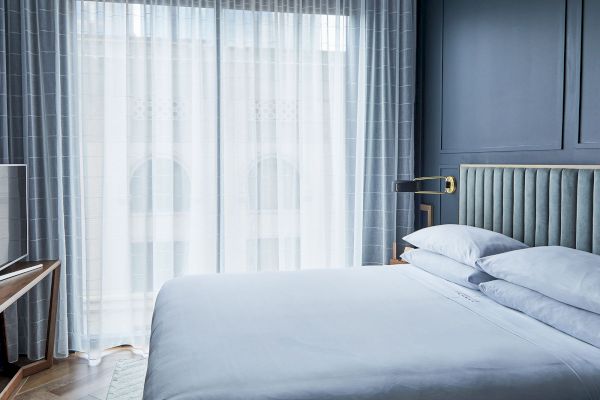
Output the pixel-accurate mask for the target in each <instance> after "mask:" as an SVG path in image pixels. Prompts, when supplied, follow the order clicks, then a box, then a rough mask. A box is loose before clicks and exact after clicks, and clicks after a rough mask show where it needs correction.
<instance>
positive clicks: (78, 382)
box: [12, 347, 142, 400]
mask: <svg viewBox="0 0 600 400" xmlns="http://www.w3.org/2000/svg"><path fill="white" fill-rule="evenodd" d="M138 358H142V356H141V355H138V354H134V353H133V352H132V351H131V348H129V347H120V348H117V349H114V351H113V352H112V353H111V354H109V355H107V356H105V357H104V358H103V359H102V362H101V363H100V365H97V366H93V367H92V366H90V365H89V364H88V361H87V360H86V359H84V358H82V357H80V356H79V355H78V354H77V353H74V354H71V355H70V356H69V357H68V358H66V359H60V360H56V361H55V363H54V366H53V367H52V368H51V369H49V370H46V371H42V372H40V373H38V374H35V375H32V376H29V377H27V378H25V379H24V380H23V382H22V384H21V386H20V387H19V390H18V391H17V392H16V394H15V395H14V396H13V397H12V399H13V400H25V399H29V400H57V399H69V400H79V399H81V400H84V399H85V400H105V399H106V393H107V392H108V387H109V384H110V380H111V378H112V374H113V370H114V368H115V365H116V363H117V361H119V360H130V359H138Z"/></svg>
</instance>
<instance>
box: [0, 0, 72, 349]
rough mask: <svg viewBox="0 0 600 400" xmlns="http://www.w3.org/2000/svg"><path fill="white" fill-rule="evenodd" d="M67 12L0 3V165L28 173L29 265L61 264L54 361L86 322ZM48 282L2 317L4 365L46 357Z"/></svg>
mask: <svg viewBox="0 0 600 400" xmlns="http://www.w3.org/2000/svg"><path fill="white" fill-rule="evenodd" d="M71 7H72V4H69V3H68V2H63V1H36V0H4V1H0V17H1V18H0V72H1V73H0V87H1V90H0V160H1V161H2V162H3V163H24V164H27V167H28V168H27V172H28V193H29V199H28V209H29V259H31V260H43V259H60V260H61V261H62V263H63V268H61V277H60V280H61V282H60V293H59V305H58V317H57V336H56V347H55V353H56V355H57V356H66V355H67V354H68V350H69V348H74V349H78V348H81V346H82V344H81V342H76V341H73V338H75V337H77V334H76V333H77V331H78V329H79V326H80V324H79V321H78V319H79V318H83V317H84V312H83V309H82V308H81V305H82V302H81V296H82V289H83V285H82V275H81V263H82V260H83V255H82V251H83V248H82V242H81V238H82V225H81V222H82V219H81V218H80V217H81V213H80V212H81V207H80V201H81V196H80V193H81V187H80V186H79V162H80V159H79V141H78V135H77V129H76V119H75V116H76V115H77V113H76V107H75V105H76V103H75V101H74V99H76V86H75V84H76V79H74V78H75V77H76V75H74V63H73V61H74V60H73V59H72V58H71V54H72V51H73V48H72V46H71V45H72V43H74V42H72V41H71V39H72V38H71V36H70V35H71V34H72V33H74V32H75V31H74V29H72V28H73V27H74V24H73V22H74V20H70V19H69V18H70V16H74V15H75V14H74V13H73V12H72V9H71ZM50 284H51V282H50V280H49V279H46V280H44V281H42V282H40V284H38V285H37V286H35V287H34V288H33V289H31V290H30V291H29V292H28V293H27V294H25V295H24V296H23V297H22V298H21V299H20V300H19V301H18V302H17V303H16V304H15V305H13V306H11V307H10V308H9V309H7V310H6V311H5V318H6V326H7V342H8V343H7V344H8V352H9V359H11V360H16V358H17V356H18V354H25V355H27V356H28V357H29V358H30V359H40V358H42V357H43V356H44V348H45V345H46V343H45V341H46V333H45V332H46V329H47V316H48V307H49V295H50ZM74 316H77V317H75V318H74ZM69 339H71V340H70V341H69Z"/></svg>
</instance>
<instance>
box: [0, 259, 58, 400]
mask: <svg viewBox="0 0 600 400" xmlns="http://www.w3.org/2000/svg"><path fill="white" fill-rule="evenodd" d="M37 264H42V268H39V269H36V270H33V271H31V272H27V273H24V274H21V275H17V276H14V277H12V278H8V279H5V280H3V281H1V282H0V346H2V347H1V353H0V361H1V362H2V366H3V368H2V372H1V373H0V376H1V377H2V378H3V380H4V381H5V382H8V383H6V384H5V386H4V388H1V387H0V390H2V391H1V392H0V400H5V399H9V398H10V397H11V395H12V394H13V393H14V391H15V390H16V389H17V388H18V387H19V384H20V383H21V381H22V380H23V378H25V377H27V376H29V375H32V374H35V373H36V372H39V371H42V370H44V369H48V368H50V367H52V363H53V361H54V337H55V331H56V310H57V306H58V289H59V284H60V262H59V261H58V260H52V261H35V262H33V261H22V262H19V263H17V264H14V266H12V267H11V268H12V269H14V270H17V269H19V268H27V267H31V266H34V265H37ZM47 276H52V278H51V279H52V286H51V294H50V302H49V305H48V306H49V310H48V311H49V315H48V327H47V330H46V354H45V358H43V359H41V360H38V361H32V362H29V363H26V364H21V363H14V364H13V363H10V362H8V358H7V343H6V321H5V319H4V310H6V309H7V308H8V306H10V305H11V304H13V303H15V302H16V301H17V300H18V299H19V298H21V296H23V295H24V294H25V293H27V292H28V291H29V290H30V289H31V288H33V287H34V286H35V285H37V284H38V283H39V282H40V281H41V280H42V279H44V278H45V277H47Z"/></svg>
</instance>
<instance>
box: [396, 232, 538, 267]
mask: <svg viewBox="0 0 600 400" xmlns="http://www.w3.org/2000/svg"><path fill="white" fill-rule="evenodd" d="M404 240H405V241H407V242H408V243H410V244H412V245H413V246H416V247H419V248H422V249H425V250H429V251H432V252H434V253H438V254H441V255H443V256H446V257H450V258H452V259H453V260H455V261H458V262H459V263H463V264H467V265H469V266H471V267H475V261H477V259H478V258H481V257H486V256H491V255H493V254H498V253H504V252H507V251H511V250H518V249H523V248H526V247H527V245H525V244H524V243H521V242H519V241H518V240H515V239H512V238H509V237H508V236H504V235H502V234H500V233H497V232H492V231H488V230H486V229H481V228H475V227H473V226H467V225H438V226H432V227H429V228H424V229H421V230H418V231H416V232H413V233H411V234H410V235H408V236H405V237H404Z"/></svg>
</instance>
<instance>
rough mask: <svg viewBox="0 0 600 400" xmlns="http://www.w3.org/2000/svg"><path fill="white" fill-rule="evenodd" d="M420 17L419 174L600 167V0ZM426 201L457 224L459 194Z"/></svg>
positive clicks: (461, 2) (450, 0)
mask: <svg viewBox="0 0 600 400" xmlns="http://www.w3.org/2000/svg"><path fill="white" fill-rule="evenodd" d="M419 11H420V14H419V25H420V28H419V34H420V36H419V49H420V54H419V61H420V69H419V71H418V81H419V93H418V96H417V99H418V100H420V104H419V105H418V109H417V110H418V113H419V114H420V115H419V117H420V121H419V123H418V124H417V127H418V129H419V130H420V144H419V148H418V149H417V153H418V154H419V155H418V157H417V163H418V165H417V167H419V168H420V170H419V172H418V173H419V174H421V175H438V174H441V175H455V176H456V177H457V178H458V171H459V169H458V167H459V165H460V164H462V163H493V164H507V163H509V164H600V45H599V43H600V24H598V22H597V21H600V0H486V1H481V0H422V1H421V2H420V10H419ZM459 185H460V182H459ZM421 197H422V198H420V199H418V200H417V201H421V202H423V203H428V204H433V206H434V218H435V222H436V223H456V222H457V221H458V195H457V194H455V195H452V196H421Z"/></svg>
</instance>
